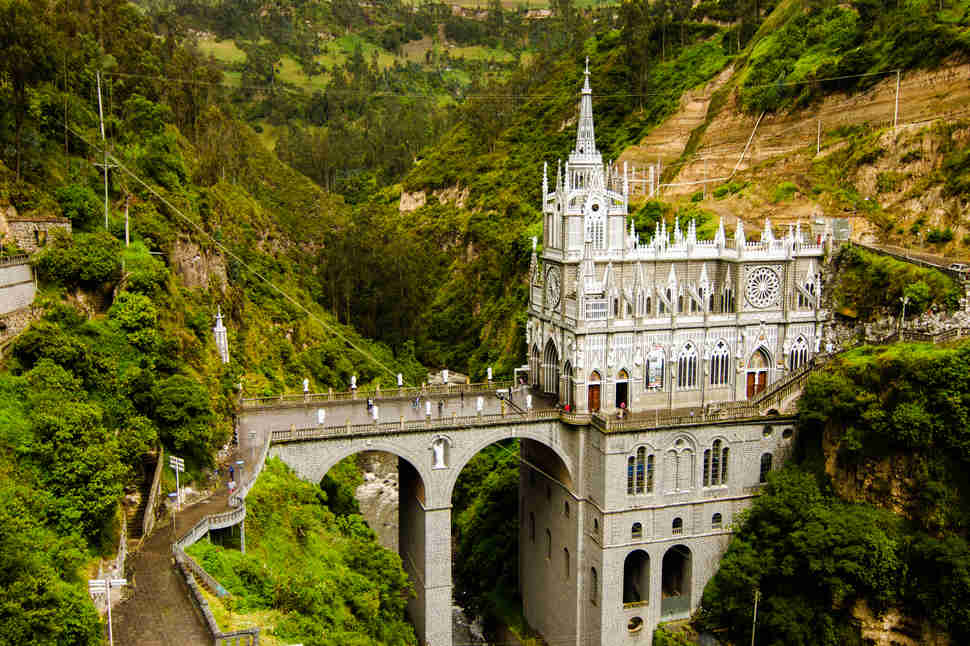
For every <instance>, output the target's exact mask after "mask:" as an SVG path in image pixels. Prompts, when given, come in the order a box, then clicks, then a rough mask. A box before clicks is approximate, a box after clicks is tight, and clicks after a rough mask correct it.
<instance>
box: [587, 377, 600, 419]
mask: <svg viewBox="0 0 970 646" xmlns="http://www.w3.org/2000/svg"><path fill="white" fill-rule="evenodd" d="M599 409H600V385H599V384H591V385H590V387H589V412H591V413H592V412H594V411H598V410H599Z"/></svg>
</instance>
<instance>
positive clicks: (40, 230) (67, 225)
mask: <svg viewBox="0 0 970 646" xmlns="http://www.w3.org/2000/svg"><path fill="white" fill-rule="evenodd" d="M7 228H8V230H9V234H10V237H12V238H13V239H14V240H15V241H16V243H17V246H18V247H20V248H21V249H23V250H24V251H26V252H27V253H34V252H35V251H37V250H38V249H40V248H41V247H43V246H44V245H45V244H47V239H48V237H49V236H50V232H51V231H53V230H54V229H64V230H65V231H67V232H68V233H70V232H71V221H70V220H68V219H66V218H43V219H42V218H16V219H13V218H9V219H8V220H7Z"/></svg>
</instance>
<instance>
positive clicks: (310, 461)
mask: <svg viewBox="0 0 970 646" xmlns="http://www.w3.org/2000/svg"><path fill="white" fill-rule="evenodd" d="M365 451H383V452H385V453H390V454H391V455H394V456H396V457H398V458H400V459H401V460H403V461H405V462H407V463H408V464H409V465H410V466H411V467H412V468H413V469H414V471H415V472H416V473H417V475H418V482H417V483H416V484H417V485H418V487H419V491H418V494H419V498H420V499H421V502H422V504H424V505H425V506H426V507H434V506H438V500H436V499H435V496H434V487H432V486H431V483H432V482H433V480H432V477H431V473H430V469H429V467H430V465H431V457H430V453H429V455H417V454H415V453H414V451H412V450H409V449H408V448H405V447H404V446H401V445H400V444H397V443H395V442H392V441H388V440H387V439H385V438H381V437H374V438H368V439H367V440H364V441H361V440H359V439H356V440H355V439H348V440H342V441H339V442H338V443H337V446H334V444H333V443H329V442H328V443H324V442H313V441H307V442H293V443H287V444H276V445H273V446H272V447H271V448H270V457H278V458H280V459H281V460H282V461H283V462H284V463H286V464H287V465H288V466H289V467H290V468H292V469H293V471H295V472H296V474H297V475H298V476H299V477H300V478H302V479H304V480H306V481H308V482H313V483H314V484H318V483H319V482H320V481H321V480H323V477H324V476H325V475H327V473H329V472H330V470H331V469H332V468H333V467H334V466H336V465H337V463H338V462H340V461H341V460H343V459H344V458H347V457H350V456H351V455H356V454H357V453H363V452H365ZM429 451H430V449H429Z"/></svg>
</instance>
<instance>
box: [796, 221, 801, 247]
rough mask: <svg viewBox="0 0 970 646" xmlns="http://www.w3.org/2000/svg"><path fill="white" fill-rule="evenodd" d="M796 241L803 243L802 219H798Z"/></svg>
mask: <svg viewBox="0 0 970 646" xmlns="http://www.w3.org/2000/svg"><path fill="white" fill-rule="evenodd" d="M795 243H796V244H802V221H801V220H798V221H797V222H796V223H795Z"/></svg>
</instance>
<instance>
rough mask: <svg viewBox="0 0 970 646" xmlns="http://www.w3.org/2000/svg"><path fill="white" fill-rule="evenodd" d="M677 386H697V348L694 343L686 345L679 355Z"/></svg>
mask: <svg viewBox="0 0 970 646" xmlns="http://www.w3.org/2000/svg"><path fill="white" fill-rule="evenodd" d="M677 388H679V389H681V390H691V389H693V388H697V348H696V347H695V346H694V344H693V343H688V344H687V345H685V346H684V347H683V349H682V350H681V351H680V355H679V356H678V357H677Z"/></svg>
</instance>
